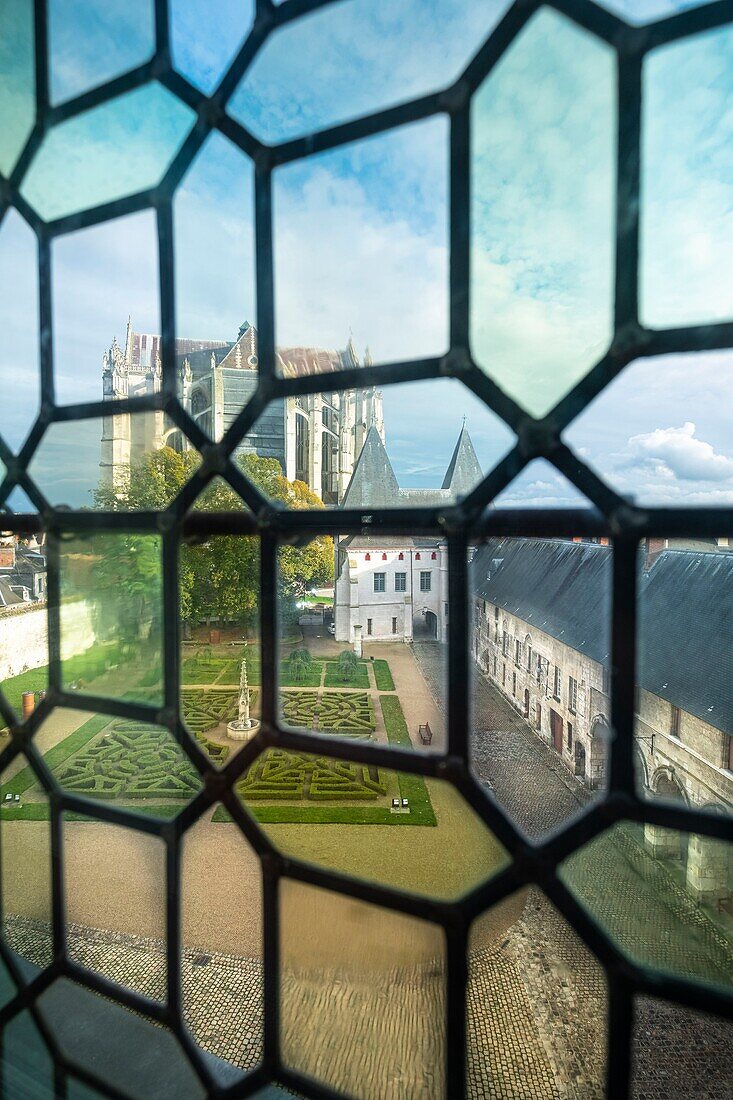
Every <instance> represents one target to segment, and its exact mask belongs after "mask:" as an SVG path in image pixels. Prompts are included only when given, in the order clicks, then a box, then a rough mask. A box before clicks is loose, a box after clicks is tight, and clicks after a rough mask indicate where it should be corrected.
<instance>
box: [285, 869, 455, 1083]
mask: <svg viewBox="0 0 733 1100" xmlns="http://www.w3.org/2000/svg"><path fill="white" fill-rule="evenodd" d="M280 952H281V967H282V970H281V979H280V1014H281V1015H280V1035H281V1043H282V1052H283V1058H284V1060H285V1062H286V1063H287V1064H288V1065H289V1066H291V1067H292V1068H293V1069H296V1070H298V1071H299V1072H301V1073H304V1074H306V1075H307V1076H308V1077H312V1078H314V1079H316V1080H318V1081H321V1082H324V1083H325V1084H326V1085H329V1086H330V1087H331V1088H333V1089H336V1090H338V1091H343V1093H344V1094H347V1095H349V1096H359V1097H372V1096H380V1097H390V1098H395V1097H398V1096H421V1097H425V1098H426V1100H428V1098H430V1100H433V1098H435V1100H437V1098H438V1097H440V1096H442V1095H443V1094H444V1082H443V1075H444V1072H445V1070H444V1067H445V1050H444V1046H445V942H444V936H443V931H442V929H441V928H440V927H439V926H438V925H434V924H428V923H427V922H426V921H421V920H418V919H416V918H415V917H408V916H406V915H404V914H402V913H397V912H394V911H392V910H389V909H383V908H381V907H380V906H377V905H371V904H368V903H367V902H363V901H356V900H355V899H354V898H348V897H344V896H343V895H340V894H336V893H331V892H330V891H326V890H320V889H317V888H315V887H313V886H307V885H305V884H304V883H300V882H294V881H292V880H290V879H282V880H281V886H280ZM375 1051H379V1057H375V1056H374V1053H375Z"/></svg>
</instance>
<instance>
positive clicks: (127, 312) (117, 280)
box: [51, 210, 160, 404]
mask: <svg viewBox="0 0 733 1100" xmlns="http://www.w3.org/2000/svg"><path fill="white" fill-rule="evenodd" d="M51 259H52V275H53V294H52V302H53V326H54V327H53V336H54V378H55V382H56V399H57V401H58V402H59V403H63V404H76V403H77V402H81V401H101V400H102V398H112V397H114V396H119V397H122V396H128V397H136V396H138V395H139V394H142V393H149V392H151V390H152V389H153V388H154V387H153V380H154V378H155V377H156V372H159V369H160V364H159V357H160V337H155V336H150V335H145V334H147V333H157V332H159V331H160V309H159V290H158V239H157V232H156V225H155V214H154V213H153V211H152V210H144V211H142V213H140V214H131V215H129V216H128V217H126V218H115V219H113V220H112V221H109V222H103V223H102V224H101V225H95V226H92V227H91V228H90V229H82V230H80V231H79V232H78V233H69V234H67V235H66V236H64V237H57V238H56V239H55V240H54V241H53V242H52V251H51ZM111 371H116V372H117V377H116V378H115V385H114V387H113V386H111V385H110V378H109V374H110V372H111ZM159 384H160V382H159V379H158V385H159Z"/></svg>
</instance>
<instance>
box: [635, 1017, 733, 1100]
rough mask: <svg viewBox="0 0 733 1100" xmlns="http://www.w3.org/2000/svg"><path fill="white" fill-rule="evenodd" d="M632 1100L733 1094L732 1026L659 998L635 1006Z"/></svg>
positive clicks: (726, 1021)
mask: <svg viewBox="0 0 733 1100" xmlns="http://www.w3.org/2000/svg"><path fill="white" fill-rule="evenodd" d="M631 1053H632V1078H631V1090H630V1096H631V1098H632V1100H645V1098H646V1097H647V1096H654V1095H655V1094H656V1095H660V1096H669V1097H675V1096H677V1095H679V1087H680V1083H681V1082H684V1088H685V1091H686V1092H687V1094H688V1095H689V1096H696V1095H699V1096H704V1095H705V1093H706V1092H708V1091H709V1090H712V1093H713V1095H715V1094H717V1095H718V1096H726V1095H728V1094H729V1093H730V1092H731V1091H733V1027H731V1022H730V1020H725V1019H722V1018H721V1017H719V1016H711V1015H709V1014H708V1013H706V1012H694V1011H693V1010H692V1009H690V1008H685V1007H684V1006H683V1005H678V1004H673V1003H671V1002H670V1001H662V1000H659V999H658V998H656V997H637V998H636V999H635V1001H634V1032H633V1036H632V1048H631Z"/></svg>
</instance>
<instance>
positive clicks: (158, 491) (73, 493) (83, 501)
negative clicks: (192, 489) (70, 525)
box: [28, 344, 201, 512]
mask: <svg viewBox="0 0 733 1100" xmlns="http://www.w3.org/2000/svg"><path fill="white" fill-rule="evenodd" d="M112 354H113V357H120V356H121V352H120V349H119V347H117V346H116V344H113V346H112ZM133 383H139V385H140V387H141V389H142V390H143V391H146V392H147V393H153V392H156V391H158V390H159V389H160V373H159V371H148V372H147V374H146V375H145V376H141V375H139V374H135V372H132V375H131V376H130V375H128V373H127V370H126V368H125V366H124V364H120V363H119V362H118V361H117V359H116V358H113V359H112V361H111V362H108V363H107V364H105V373H104V386H105V397H107V398H109V400H110V402H113V401H114V400H115V398H119V397H124V396H125V395H126V394H127V393H128V392H129V389H130V388H132V384H133ZM200 463H201V456H200V455H199V453H198V451H196V450H195V449H194V448H193V447H192V446H191V444H190V443H189V441H188V440H187V439H186V437H185V436H184V435H183V433H182V432H181V431H180V429H179V428H178V427H177V426H176V425H175V424H174V423H173V421H171V420H169V419H168V417H167V416H166V415H165V414H164V413H162V412H159V411H155V412H137V413H129V412H116V411H113V406H112V405H111V406H110V415H109V416H105V417H92V418H89V419H87V420H61V421H56V422H54V423H53V424H49V426H48V427H47V428H46V431H45V433H44V435H43V437H42V438H41V442H40V443H39V444H38V447H37V448H36V450H35V452H34V454H33V458H32V459H31V462H30V464H29V467H28V469H29V473H30V475H31V477H32V478H33V480H34V481H35V483H36V484H37V486H38V488H39V489H40V491H41V492H42V493H43V495H44V496H45V497H46V498H47V499H48V500H49V501H50V502H51V503H52V504H54V505H56V506H57V507H58V508H84V509H85V510H90V509H92V510H102V511H104V510H108V511H114V512H139V511H143V512H145V511H155V510H156V509H164V508H166V507H167V506H168V505H169V504H170V503H171V501H172V500H173V499H174V497H175V496H176V495H177V494H178V493H179V492H180V490H181V489H182V488H183V486H184V485H185V484H186V482H187V481H188V479H189V478H190V477H191V475H192V474H193V473H194V471H195V470H196V468H197V467H198V466H199V465H200Z"/></svg>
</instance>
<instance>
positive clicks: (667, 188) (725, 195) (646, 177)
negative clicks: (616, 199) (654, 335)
mask: <svg viewBox="0 0 733 1100" xmlns="http://www.w3.org/2000/svg"><path fill="white" fill-rule="evenodd" d="M732 69H733V28H731V27H722V28H720V29H718V30H714V31H709V32H707V33H706V34H700V35H695V36H694V37H690V38H685V39H683V40H682V41H680V42H674V43H672V44H671V45H669V46H665V47H664V48H663V49H659V50H655V51H653V52H652V53H651V54H649V55H648V56H647V57H646V59H645V61H644V70H643V99H642V106H643V117H642V141H643V145H642V158H641V163H642V180H641V184H642V186H641V196H640V197H641V225H640V230H641V261H642V262H641V269H640V287H639V289H640V316H641V319H642V321H643V322H644V323H645V324H647V325H650V326H652V327H654V328H661V327H664V326H671V327H676V326H678V325H683V324H699V323H705V322H709V321H729V320H730V319H731V318H732V317H733V292H731V288H730V280H729V279H728V278H727V271H728V267H729V264H730V254H731V249H733V219H732V218H731V215H730V201H729V197H730V179H731V159H730V145H731V141H732V140H733V111H732V107H733V78H732V77H731V70H732ZM680 271H684V272H685V277H684V280H681V279H680V278H679V272H680Z"/></svg>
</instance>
